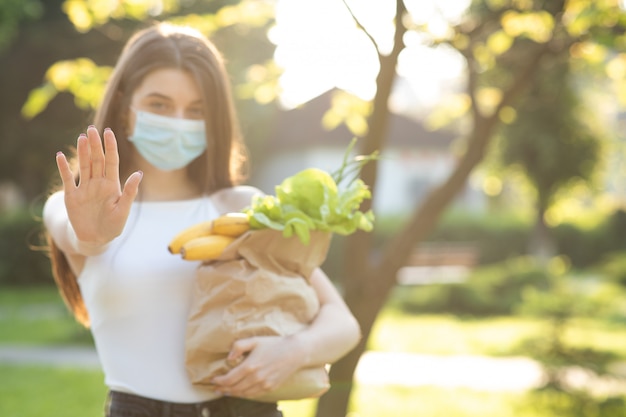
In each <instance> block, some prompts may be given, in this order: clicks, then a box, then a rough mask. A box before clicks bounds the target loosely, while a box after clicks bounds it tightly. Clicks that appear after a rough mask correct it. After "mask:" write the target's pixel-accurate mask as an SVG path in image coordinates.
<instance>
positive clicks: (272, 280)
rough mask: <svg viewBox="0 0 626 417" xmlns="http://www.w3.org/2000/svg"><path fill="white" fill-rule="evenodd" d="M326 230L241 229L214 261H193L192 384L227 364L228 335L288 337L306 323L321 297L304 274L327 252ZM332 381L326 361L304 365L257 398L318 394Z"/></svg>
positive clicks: (189, 340)
mask: <svg viewBox="0 0 626 417" xmlns="http://www.w3.org/2000/svg"><path fill="white" fill-rule="evenodd" d="M330 240H331V234H330V233H323V232H312V234H311V241H310V242H309V244H308V245H304V244H303V243H302V242H301V241H300V240H299V239H298V238H297V237H295V236H293V237H290V238H285V237H283V235H282V232H279V231H276V230H271V229H263V230H252V231H249V232H246V233H245V234H243V235H242V236H240V237H239V238H238V239H237V240H235V241H234V242H233V243H232V244H231V245H229V246H228V247H227V248H226V250H225V251H224V252H223V253H222V255H221V256H220V258H219V259H218V260H216V261H212V262H210V263H206V264H203V265H202V266H200V267H199V268H198V271H197V277H196V281H195V288H194V292H193V298H192V303H191V309H190V313H189V320H188V323H187V337H186V357H185V362H186V363H185V365H186V368H187V372H188V374H189V376H190V378H191V381H192V383H194V384H197V385H205V386H207V387H209V388H210V386H211V379H212V378H213V377H215V376H217V375H221V374H224V373H226V372H227V371H228V370H230V369H231V368H232V367H233V366H234V365H236V364H231V363H227V361H226V356H227V355H228V352H229V351H230V349H231V346H232V344H233V342H235V341H236V340H238V339H242V338H247V337H252V336H272V335H280V336H286V335H290V334H294V333H296V332H298V331H300V330H302V329H303V328H305V327H306V326H307V325H308V324H309V323H310V322H311V321H312V320H313V318H314V317H315V316H316V314H317V312H318V310H319V301H318V299H317V295H316V293H315V290H314V289H313V288H312V287H311V286H310V284H309V281H308V278H309V277H310V275H311V273H312V272H313V270H314V269H315V268H317V267H319V266H320V265H321V264H322V263H323V262H324V260H325V259H326V255H327V253H328V248H329V245H330ZM328 388H329V381H328V373H327V371H326V368H324V367H315V368H307V369H301V370H300V371H298V372H296V373H295V374H294V375H293V376H292V377H291V378H290V379H289V380H287V381H286V382H285V383H284V384H283V385H281V386H280V387H278V388H277V389H276V390H274V391H272V392H269V393H267V394H265V395H263V396H261V397H255V398H253V399H255V400H257V401H270V402H275V401H280V400H293V399H300V398H309V397H317V396H320V395H322V394H323V393H324V392H326V391H327V390H328Z"/></svg>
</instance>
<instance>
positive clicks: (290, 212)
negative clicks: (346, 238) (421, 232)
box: [244, 141, 377, 244]
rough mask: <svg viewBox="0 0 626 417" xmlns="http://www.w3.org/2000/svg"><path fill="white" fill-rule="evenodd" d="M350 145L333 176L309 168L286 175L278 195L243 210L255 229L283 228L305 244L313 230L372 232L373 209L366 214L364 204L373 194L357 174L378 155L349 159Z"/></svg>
mask: <svg viewBox="0 0 626 417" xmlns="http://www.w3.org/2000/svg"><path fill="white" fill-rule="evenodd" d="M353 146H354V141H352V143H351V144H350V146H349V147H348V149H347V151H346V155H345V156H344V160H343V163H342V165H341V167H340V168H339V169H338V170H337V171H336V172H335V173H333V174H332V175H331V174H329V173H327V172H326V171H323V170H321V169H317V168H307V169H305V170H303V171H300V172H298V173H297V174H295V175H293V176H291V177H288V178H286V179H285V180H284V181H283V182H282V183H281V184H280V185H278V186H276V187H275V193H276V195H275V196H273V195H267V196H259V197H257V198H255V199H254V200H253V201H252V204H251V206H250V207H249V208H247V209H246V210H244V212H245V213H247V214H248V217H249V218H250V226H251V227H252V228H253V229H262V228H270V229H275V230H280V231H282V232H283V235H284V236H285V237H290V236H293V235H294V234H295V235H296V236H298V237H299V238H300V240H301V241H302V242H303V243H304V244H308V243H309V241H310V232H311V231H312V230H319V231H324V232H331V233H337V234H341V235H349V234H352V233H354V232H356V231H357V230H364V231H367V232H369V231H371V230H372V228H373V223H374V214H373V213H372V211H371V210H370V211H368V212H366V213H363V212H362V211H361V210H360V206H361V203H362V202H363V201H364V200H366V199H370V198H371V197H372V195H371V192H370V190H369V188H368V187H367V185H366V184H365V183H364V182H363V181H362V180H361V179H359V178H357V177H358V174H359V172H360V169H361V167H362V166H363V165H364V164H365V163H367V162H368V161H370V160H372V159H374V158H377V154H376V153H374V154H372V155H370V156H367V157H358V158H354V160H352V161H350V160H349V159H348V155H349V153H350V151H351V150H352V147H353Z"/></svg>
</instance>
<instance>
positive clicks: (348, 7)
mask: <svg viewBox="0 0 626 417" xmlns="http://www.w3.org/2000/svg"><path fill="white" fill-rule="evenodd" d="M342 2H343V5H344V6H346V9H347V10H348V13H350V16H352V20H354V23H356V25H357V27H358V28H359V29H361V30H362V31H363V33H365V35H366V36H367V37H368V38H369V40H370V42H372V45H374V49H376V54H378V56H380V49H379V47H378V42H376V39H374V37H373V36H372V34H371V33H369V32H368V31H367V29H365V26H363V24H362V23H361V21H360V20H359V18H357V17H356V15H355V14H354V12H353V11H352V8H351V7H350V5H349V4H348V0H342Z"/></svg>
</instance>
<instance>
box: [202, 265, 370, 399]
mask: <svg viewBox="0 0 626 417" xmlns="http://www.w3.org/2000/svg"><path fill="white" fill-rule="evenodd" d="M311 285H312V286H313V288H314V289H315V291H316V292H317V295H318V297H319V300H320V310H319V313H318V314H317V316H316V317H315V319H314V320H313V322H312V323H311V324H310V325H309V326H308V327H307V328H306V329H304V330H302V331H300V332H298V333H296V334H294V335H290V336H284V337H282V336H259V337H251V338H247V339H241V340H238V341H236V342H235V343H234V344H233V348H232V350H231V352H230V354H229V355H228V359H229V360H238V359H239V360H240V359H241V358H242V357H245V360H244V361H243V362H242V363H241V364H240V365H238V366H236V367H235V368H233V369H232V370H231V371H230V372H228V373H227V374H225V375H222V376H219V377H216V378H214V381H213V382H214V383H215V389H216V391H219V392H221V393H223V394H229V395H234V396H242V397H255V396H258V395H261V394H263V393H265V392H268V391H271V390H273V389H274V388H276V387H278V386H279V385H280V384H282V383H283V382H284V381H285V380H287V378H288V377H289V376H291V375H292V374H293V373H294V372H296V371H297V370H298V369H301V368H305V367H314V366H322V365H325V364H327V363H333V362H335V361H337V360H339V359H340V358H341V357H343V356H344V355H345V354H347V353H348V352H349V351H350V350H352V349H353V348H354V347H355V346H356V345H357V343H358V342H359V340H360V338H361V331H360V328H359V325H358V323H357V321H356V319H355V318H354V316H353V315H352V313H351V312H350V310H349V309H348V307H347V305H346V304H345V302H344V301H343V299H342V298H341V295H340V294H339V292H338V291H337V290H336V288H335V287H334V285H333V284H332V282H331V281H330V280H329V279H328V277H327V276H326V274H324V272H322V270H320V269H316V270H315V271H314V272H313V274H312V276H311ZM246 354H247V355H248V356H247V357H246V356H245V355H246Z"/></svg>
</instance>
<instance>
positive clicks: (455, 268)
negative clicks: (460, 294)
mask: <svg viewBox="0 0 626 417" xmlns="http://www.w3.org/2000/svg"><path fill="white" fill-rule="evenodd" d="M479 255H480V253H479V250H478V248H477V247H476V245H475V244H473V243H472V242H427V243H423V244H421V245H419V247H417V248H416V249H415V250H414V251H413V252H412V253H411V255H410V256H409V259H408V261H407V264H406V265H405V266H404V267H402V268H400V270H399V271H398V275H397V277H396V279H397V282H398V283H399V284H402V285H418V284H432V283H452V282H462V281H463V280H465V278H466V277H467V275H468V274H469V272H470V271H471V269H472V268H473V267H475V266H476V265H477V264H478V258H479Z"/></svg>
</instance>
